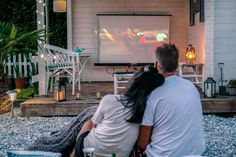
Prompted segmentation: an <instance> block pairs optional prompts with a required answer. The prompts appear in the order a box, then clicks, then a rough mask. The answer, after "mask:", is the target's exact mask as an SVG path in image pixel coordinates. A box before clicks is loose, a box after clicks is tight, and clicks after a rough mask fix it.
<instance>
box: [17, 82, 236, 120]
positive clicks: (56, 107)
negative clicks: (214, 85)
mask: <svg viewBox="0 0 236 157" xmlns="http://www.w3.org/2000/svg"><path fill="white" fill-rule="evenodd" d="M81 89H82V90H81V92H80V93H81V99H80V100H76V99H75V96H72V95H70V94H71V91H70V90H68V92H67V94H68V95H67V100H66V101H64V102H56V101H54V100H53V98H52V95H49V96H48V97H37V98H33V99H29V100H27V101H25V102H23V103H21V105H20V108H21V115H22V116H73V115H78V114H79V113H80V112H81V111H82V110H84V109H85V108H87V107H88V106H92V105H98V104H99V102H100V100H96V93H97V92H100V93H101V95H103V96H104V95H106V94H113V82H99V83H82V88H81ZM201 100H202V107H203V113H205V114H209V113H221V114H222V113H223V114H225V113H236V96H219V97H217V98H211V99H209V98H202V99H201Z"/></svg>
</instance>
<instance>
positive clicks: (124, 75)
mask: <svg viewBox="0 0 236 157" xmlns="http://www.w3.org/2000/svg"><path fill="white" fill-rule="evenodd" d="M133 75H134V73H133V72H114V73H113V78H114V94H115V95H116V94H118V90H119V89H124V88H125V84H127V83H128V82H129V79H130V78H131V77H133Z"/></svg>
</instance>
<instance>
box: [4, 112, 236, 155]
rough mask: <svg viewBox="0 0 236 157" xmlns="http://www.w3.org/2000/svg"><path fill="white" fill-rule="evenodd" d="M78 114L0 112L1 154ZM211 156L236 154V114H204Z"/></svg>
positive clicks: (208, 153)
mask: <svg viewBox="0 0 236 157" xmlns="http://www.w3.org/2000/svg"><path fill="white" fill-rule="evenodd" d="M17 112H18V113H17V114H19V111H17ZM73 119H74V117H50V118H45V117H29V118H23V117H19V116H17V117H14V118H10V113H7V114H3V115H0V133H1V134H0V157H2V156H6V151H8V150H20V149H22V148H24V147H27V146H29V145H30V144H31V143H32V142H33V141H34V140H35V139H37V138H38V137H40V136H41V135H48V134H50V133H51V132H52V131H55V130H57V129H60V128H61V127H62V126H63V125H65V124H68V123H69V122H71V121H72V120H73ZM204 128H205V138H206V151H205V153H204V156H207V157H236V116H231V117H222V116H216V115H204Z"/></svg>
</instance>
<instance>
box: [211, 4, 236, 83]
mask: <svg viewBox="0 0 236 157" xmlns="http://www.w3.org/2000/svg"><path fill="white" fill-rule="evenodd" d="M214 9H215V10H214V12H215V22H214V23H215V29H214V31H215V32H214V34H215V36H214V37H215V38H214V53H215V64H214V69H215V70H214V71H215V75H214V76H215V78H216V80H217V81H219V80H220V69H219V67H218V63H219V62H223V63H224V64H225V66H224V69H223V71H224V79H226V80H229V79H236V70H235V69H236V1H235V0H215V8H214Z"/></svg>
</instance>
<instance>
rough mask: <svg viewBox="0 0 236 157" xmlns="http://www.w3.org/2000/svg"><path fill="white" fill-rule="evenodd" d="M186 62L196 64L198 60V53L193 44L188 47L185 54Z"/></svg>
mask: <svg viewBox="0 0 236 157" xmlns="http://www.w3.org/2000/svg"><path fill="white" fill-rule="evenodd" d="M185 60H186V63H192V64H193V63H195V60H196V52H195V49H194V48H193V46H192V45H191V44H189V45H188V47H187V49H186V52H185Z"/></svg>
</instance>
